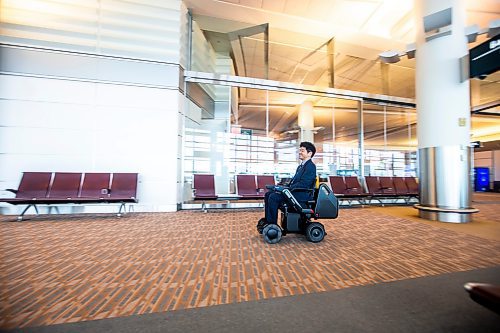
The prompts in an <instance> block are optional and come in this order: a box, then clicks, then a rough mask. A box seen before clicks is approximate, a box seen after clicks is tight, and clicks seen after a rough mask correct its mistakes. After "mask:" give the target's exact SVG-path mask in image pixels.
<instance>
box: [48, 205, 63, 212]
mask: <svg viewBox="0 0 500 333" xmlns="http://www.w3.org/2000/svg"><path fill="white" fill-rule="evenodd" d="M52 208H54V209H55V210H56V214H61V213H60V212H59V207H57V206H49V211H48V214H50V212H51V211H52Z"/></svg>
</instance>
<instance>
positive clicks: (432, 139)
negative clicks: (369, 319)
mask: <svg viewBox="0 0 500 333" xmlns="http://www.w3.org/2000/svg"><path fill="white" fill-rule="evenodd" d="M414 3H415V14H416V18H415V23H416V27H417V36H416V37H417V38H416V45H417V52H416V97H417V98H416V101H417V135H418V154H419V180H420V204H419V205H416V208H418V209H419V215H420V217H422V218H426V219H432V220H438V221H442V222H469V221H470V220H471V218H472V217H471V213H474V212H476V211H477V210H475V209H473V208H472V207H471V186H470V170H471V167H470V163H471V161H470V148H469V145H470V93H469V82H468V81H465V82H460V58H461V57H463V56H464V55H466V54H467V53H468V48H467V40H466V37H465V34H464V29H465V1H464V0H441V1H435V0H415V2H414ZM449 14H451V15H449ZM446 17H448V19H447V18H446ZM440 22H441V23H440ZM450 23H451V24H450ZM433 27H434V28H433ZM426 29H427V30H428V31H425V30H426Z"/></svg>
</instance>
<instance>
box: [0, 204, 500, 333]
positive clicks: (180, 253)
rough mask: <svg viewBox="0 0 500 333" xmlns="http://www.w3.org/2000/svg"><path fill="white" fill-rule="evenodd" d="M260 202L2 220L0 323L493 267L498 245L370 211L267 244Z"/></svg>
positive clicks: (106, 314)
mask: <svg viewBox="0 0 500 333" xmlns="http://www.w3.org/2000/svg"><path fill="white" fill-rule="evenodd" d="M262 214H263V213H262V209H254V210H233V211H230V210H219V211H210V212H208V213H202V212H200V211H180V212H177V213H155V214H153V213H150V214H144V213H132V214H130V215H128V216H127V217H125V218H122V219H118V218H116V217H114V216H102V215H90V216H89V215H78V216H61V215H60V216H39V217H37V218H35V219H33V220H31V221H25V222H21V223H17V222H10V221H12V220H13V217H5V216H3V217H1V219H0V221H1V222H0V232H1V235H2V236H1V239H0V253H1V259H0V260H1V262H0V271H1V272H2V273H1V280H0V285H1V291H0V306H1V313H0V328H14V327H27V326H40V325H51V324H57V323H69V322H76V321H84V320H94V319H102V318H111V317H120V316H128V315H133V314H144V313H151V312H162V311H172V310H177V309H185V308H193V307H204V306H211V305H217V304H225V303H234V302H244V301H250V300H259V299H265V298H273V297H280V296H286V295H298V294H305V293H315V292H322V291H328V290H334V289H340V288H347V287H352V286H360V285H367V284H374V283H380V282H388V281H395V280H402V279H410V278H416V277H422V276H427V275H436V274H442V273H447V272H457V271H465V270H471V269H475V268H482V267H491V266H496V265H500V242H498V241H495V240H489V239H483V238H479V237H476V236H471V235H466V234H463V233H458V232H455V231H453V230H447V229H443V228H438V227H434V226H430V225H426V224H423V223H419V222H415V221H412V220H410V219H405V218H398V217H393V216H388V215H384V214H381V213H376V212H373V211H371V210H363V209H345V210H341V212H340V215H339V218H337V219H335V220H322V221H321V222H322V223H324V225H325V227H326V230H327V232H328V235H327V236H326V237H325V239H324V241H323V242H321V243H317V244H313V243H310V242H307V241H306V239H305V237H304V236H301V235H287V236H285V237H283V239H282V240H281V242H280V243H278V244H275V245H269V244H267V243H265V242H264V241H263V239H262V236H261V235H259V234H257V232H256V229H255V224H256V222H257V220H258V219H259V218H260V217H261V216H262Z"/></svg>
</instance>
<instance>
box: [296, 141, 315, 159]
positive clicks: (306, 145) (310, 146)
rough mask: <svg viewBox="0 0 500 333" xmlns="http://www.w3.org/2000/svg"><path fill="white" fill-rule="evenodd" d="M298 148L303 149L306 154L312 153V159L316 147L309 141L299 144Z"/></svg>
mask: <svg viewBox="0 0 500 333" xmlns="http://www.w3.org/2000/svg"><path fill="white" fill-rule="evenodd" d="M299 147H304V148H305V149H306V150H307V152H311V153H312V155H311V158H313V157H314V154H316V147H314V145H313V144H312V143H310V142H309V141H304V142H301V143H300V146H299Z"/></svg>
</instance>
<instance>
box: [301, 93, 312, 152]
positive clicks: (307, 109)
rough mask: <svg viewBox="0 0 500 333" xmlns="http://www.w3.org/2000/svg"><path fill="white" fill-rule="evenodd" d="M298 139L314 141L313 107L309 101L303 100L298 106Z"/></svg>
mask: <svg viewBox="0 0 500 333" xmlns="http://www.w3.org/2000/svg"><path fill="white" fill-rule="evenodd" d="M298 123H299V127H300V136H299V138H300V141H309V142H313V143H314V132H313V131H314V109H313V104H312V102H311V101H305V102H304V103H302V104H301V105H300V107H299V119H298Z"/></svg>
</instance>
